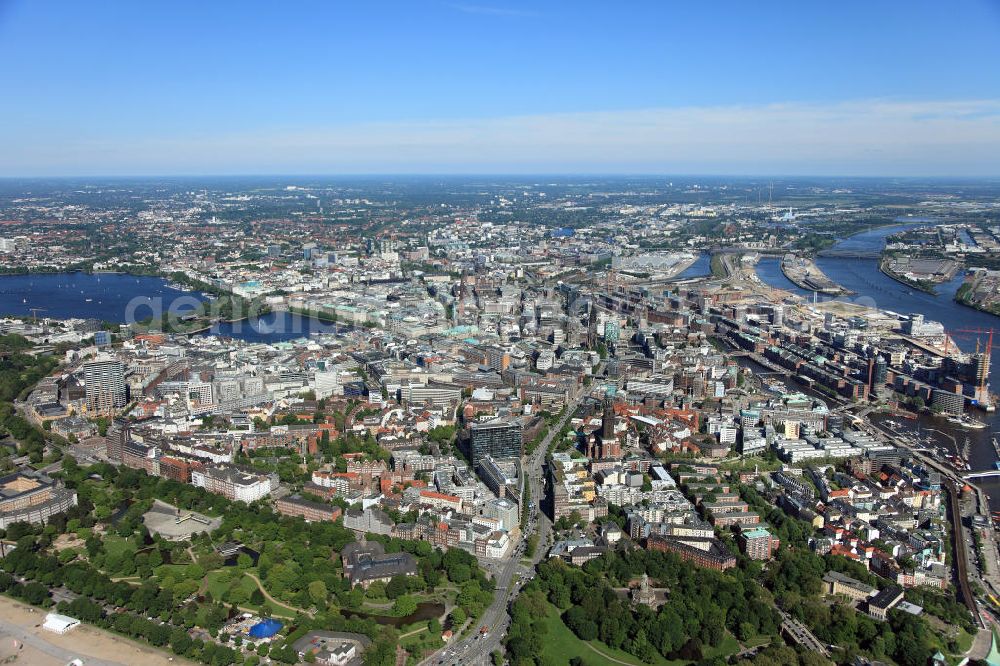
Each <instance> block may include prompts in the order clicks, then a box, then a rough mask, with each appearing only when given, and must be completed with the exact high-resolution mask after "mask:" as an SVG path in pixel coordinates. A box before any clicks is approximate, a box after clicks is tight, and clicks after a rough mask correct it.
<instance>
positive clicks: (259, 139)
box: [0, 0, 1000, 176]
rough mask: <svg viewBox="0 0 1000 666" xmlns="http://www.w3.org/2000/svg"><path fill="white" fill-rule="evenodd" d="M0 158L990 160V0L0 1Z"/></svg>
mask: <svg viewBox="0 0 1000 666" xmlns="http://www.w3.org/2000/svg"><path fill="white" fill-rule="evenodd" d="M0 85H2V86H3V88H2V90H3V97H4V102H3V103H2V104H0V175H7V176H21V175H88V174H93V175H109V174H197V173H206V174H207V173H486V172H502V173H517V172H522V173H541V172H572V173H584V172H590V173H593V172H600V173H611V172H630V173H638V172H647V173H723V174H742V173H747V174H810V175H813V174H815V175H824V174H838V175H855V174H856V175H958V176H965V175H1000V2H997V1H996V0H964V1H963V0H957V1H954V2H952V1H949V2H920V1H907V2H903V1H899V2H889V1H879V2H849V1H848V2H836V3H830V2H827V3H815V2H757V1H755V2H745V1H737V0H733V1H731V2H711V1H706V2H694V1H684V2H681V1H676V2H667V1H665V0H659V1H653V2H634V3H624V2H621V3H620V2H606V1H604V2H586V1H583V2H563V3H555V2H537V3H528V2H500V1H499V0H498V1H496V2H482V3H478V2H468V3H466V2H429V1H428V2H425V1H421V0H410V1H407V2H378V1H370V2H348V1H344V2H334V1H327V2H315V3H310V2H287V3H274V2H266V3H265V2H238V3H237V2H204V1H202V2H183V1H180V2H177V1H174V2H134V1H133V2H101V3H84V2H79V1H77V2H54V1H53V2H47V1H44V0H39V1H34V0H32V1H28V0H0Z"/></svg>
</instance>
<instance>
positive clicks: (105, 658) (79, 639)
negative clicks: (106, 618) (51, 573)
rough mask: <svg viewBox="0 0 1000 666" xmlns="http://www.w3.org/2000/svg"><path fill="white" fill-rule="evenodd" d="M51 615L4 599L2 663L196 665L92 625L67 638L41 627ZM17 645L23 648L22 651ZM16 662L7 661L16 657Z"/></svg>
mask: <svg viewBox="0 0 1000 666" xmlns="http://www.w3.org/2000/svg"><path fill="white" fill-rule="evenodd" d="M46 612H47V611H45V610H42V609H39V608H32V607H31V606H28V605H27V604H22V603H20V602H17V601H14V600H13V599H10V598H8V597H3V596H0V662H4V663H13V664H31V665H32V666H35V665H36V664H37V665H38V666H64V664H66V663H67V662H69V661H70V660H71V659H74V658H78V659H82V660H83V662H84V664H86V666H134V665H136V664H143V666H145V665H147V664H149V665H151V666H167V665H168V664H169V665H174V664H191V663H192V662H190V661H188V660H186V659H182V658H181V657H176V656H174V655H171V654H168V653H166V652H161V651H159V650H156V649H154V648H151V647H148V646H145V645H142V644H140V643H136V642H135V641H131V640H128V639H126V638H122V637H120V636H116V635H114V634H111V633H108V632H106V631H102V630H100V629H97V628H96V627H92V626H88V625H85V624H84V625H80V626H79V627H77V628H76V629H73V630H71V631H70V632H69V633H67V634H63V635H59V634H54V633H52V632H49V631H45V630H44V629H42V628H41V627H40V626H37V625H41V624H42V622H44V621H45V614H46ZM15 641H18V642H19V643H21V644H22V647H21V648H20V649H18V648H17V647H16V646H15ZM15 656H16V659H14V660H12V661H9V662H8V661H5V660H6V659H7V658H9V657H15Z"/></svg>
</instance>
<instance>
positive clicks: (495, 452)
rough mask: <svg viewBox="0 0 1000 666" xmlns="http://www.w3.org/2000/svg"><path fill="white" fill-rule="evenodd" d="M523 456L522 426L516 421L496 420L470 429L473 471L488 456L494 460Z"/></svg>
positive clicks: (470, 453) (470, 454) (477, 424)
mask: <svg viewBox="0 0 1000 666" xmlns="http://www.w3.org/2000/svg"><path fill="white" fill-rule="evenodd" d="M520 455H521V424H520V422H518V421H515V420H509V419H494V420H492V421H487V422H485V423H473V424H472V425H471V426H470V427H469V458H470V460H471V462H472V467H473V469H475V468H477V467H478V466H479V463H481V462H482V461H483V460H484V459H485V458H486V456H490V457H491V458H493V459H494V460H500V459H503V458H517V457H520Z"/></svg>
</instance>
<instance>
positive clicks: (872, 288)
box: [757, 219, 1000, 510]
mask: <svg viewBox="0 0 1000 666" xmlns="http://www.w3.org/2000/svg"><path fill="white" fill-rule="evenodd" d="M930 221H931V220H920V219H918V220H910V222H924V223H926V222H930ZM913 226H916V225H914V224H904V225H899V226H893V227H882V228H879V229H873V230H870V231H866V232H863V233H860V234H857V235H854V236H851V237H850V238H848V239H845V240H843V241H841V242H839V243H838V244H837V245H836V246H835V249H837V250H854V251H858V252H866V251H872V250H876V251H878V250H881V249H882V248H883V247H884V246H885V238H886V237H887V236H889V235H891V234H893V233H896V232H898V231H900V230H902V229H905V228H907V227H913ZM816 264H817V265H818V266H819V268H820V269H821V270H822V271H823V272H824V273H825V274H826V275H827V277H829V278H830V279H831V280H833V281H834V282H836V283H837V284H839V285H841V286H842V287H845V288H846V289H849V290H851V291H852V292H855V293H854V294H853V295H850V296H841V297H839V300H848V301H851V302H856V303H858V304H861V305H866V306H869V307H877V308H881V309H883V310H891V311H893V312H897V313H900V314H914V313H920V314H923V315H924V317H925V318H926V319H931V320H934V321H939V322H942V323H943V324H944V325H945V328H946V329H947V330H948V331H949V333H950V334H951V335H952V337H953V338H954V340H955V341H956V342H957V343H958V345H959V346H960V347H961V348H962V349H964V350H966V351H974V350H975V346H976V340H977V338H978V339H979V340H980V341H981V342H982V344H983V345H985V344H986V338H987V337H988V336H987V335H986V334H976V333H965V332H961V331H962V329H981V330H989V329H990V328H996V329H998V332H1000V318H997V317H995V316H994V315H991V314H987V313H985V312H980V311H979V310H975V309H973V308H970V307H966V306H964V305H959V304H958V303H956V302H955V301H954V296H955V292H956V291H957V290H958V288H959V286H961V284H962V278H963V275H962V274H961V273H960V274H959V275H957V276H956V277H955V278H954V279H953V280H951V281H950V282H947V283H945V284H942V285H939V286H938V288H937V292H938V293H937V294H927V293H924V292H922V291H917V290H915V289H911V288H910V287H907V286H906V285H904V284H901V283H899V282H897V281H895V280H893V279H892V278H890V277H888V276H887V275H885V274H884V273H882V272H881V271H880V270H879V268H878V260H876V259H848V258H842V257H819V258H817V260H816ZM757 274H758V275H759V276H760V279H761V280H763V281H764V282H766V283H767V284H769V285H771V286H773V287H778V288H781V289H786V290H788V291H791V292H794V293H797V294H800V295H803V296H806V297H809V298H812V293H811V292H808V291H806V290H803V289H800V288H798V287H796V286H795V285H794V284H792V283H791V282H790V281H789V280H788V278H786V277H785V276H784V275H783V274H782V272H781V267H780V259H779V258H777V257H763V258H761V260H760V262H759V263H758V264H757ZM820 300H828V299H827V298H823V297H820ZM997 346H1000V339H998V344H997ZM990 384H991V386H993V387H994V390H996V387H1000V362H998V358H997V350H996V349H995V348H994V350H993V353H992V356H991V360H990ZM973 416H974V417H975V418H978V419H980V420H985V421H986V422H987V424H988V426H989V427H987V428H983V429H980V430H963V429H961V428H956V427H954V425H952V424H951V423H949V422H948V421H947V420H945V419H943V418H940V417H933V416H921V418H920V419H919V420H918V421H916V422H914V421H908V420H906V419H897V420H899V421H901V422H902V423H903V427H904V428H905V429H907V430H916V429H917V427H918V424H919V428H920V434H921V436H923V437H926V438H928V440H929V442H930V443H931V446H932V447H935V446H942V447H945V448H946V449H948V450H949V451H951V452H955V449H956V447H958V448H961V447H962V446H963V444H964V442H965V439H966V437H968V439H969V444H970V450H971V455H970V466H971V467H972V469H973V471H992V470H994V469H995V467H994V463H995V462H996V461H997V455H996V451H995V450H994V448H993V443H992V441H991V439H992V437H993V435H994V433H997V432H1000V412H995V413H993V414H985V413H983V412H975V413H974V414H973ZM875 418H876V419H880V418H881V417H877V416H876V417H875ZM887 418H892V417H887ZM979 485H981V486H982V487H983V488H984V490H986V492H987V493H988V494H989V495H990V502H991V504H992V506H993V509H994V510H998V509H1000V479H989V480H980V481H979Z"/></svg>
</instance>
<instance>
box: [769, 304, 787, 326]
mask: <svg viewBox="0 0 1000 666" xmlns="http://www.w3.org/2000/svg"><path fill="white" fill-rule="evenodd" d="M771 323H772V324H774V325H775V326H776V327H779V328H780V327H781V326H783V325H784V323H785V306H783V305H775V306H774V311H773V313H772V317H771Z"/></svg>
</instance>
